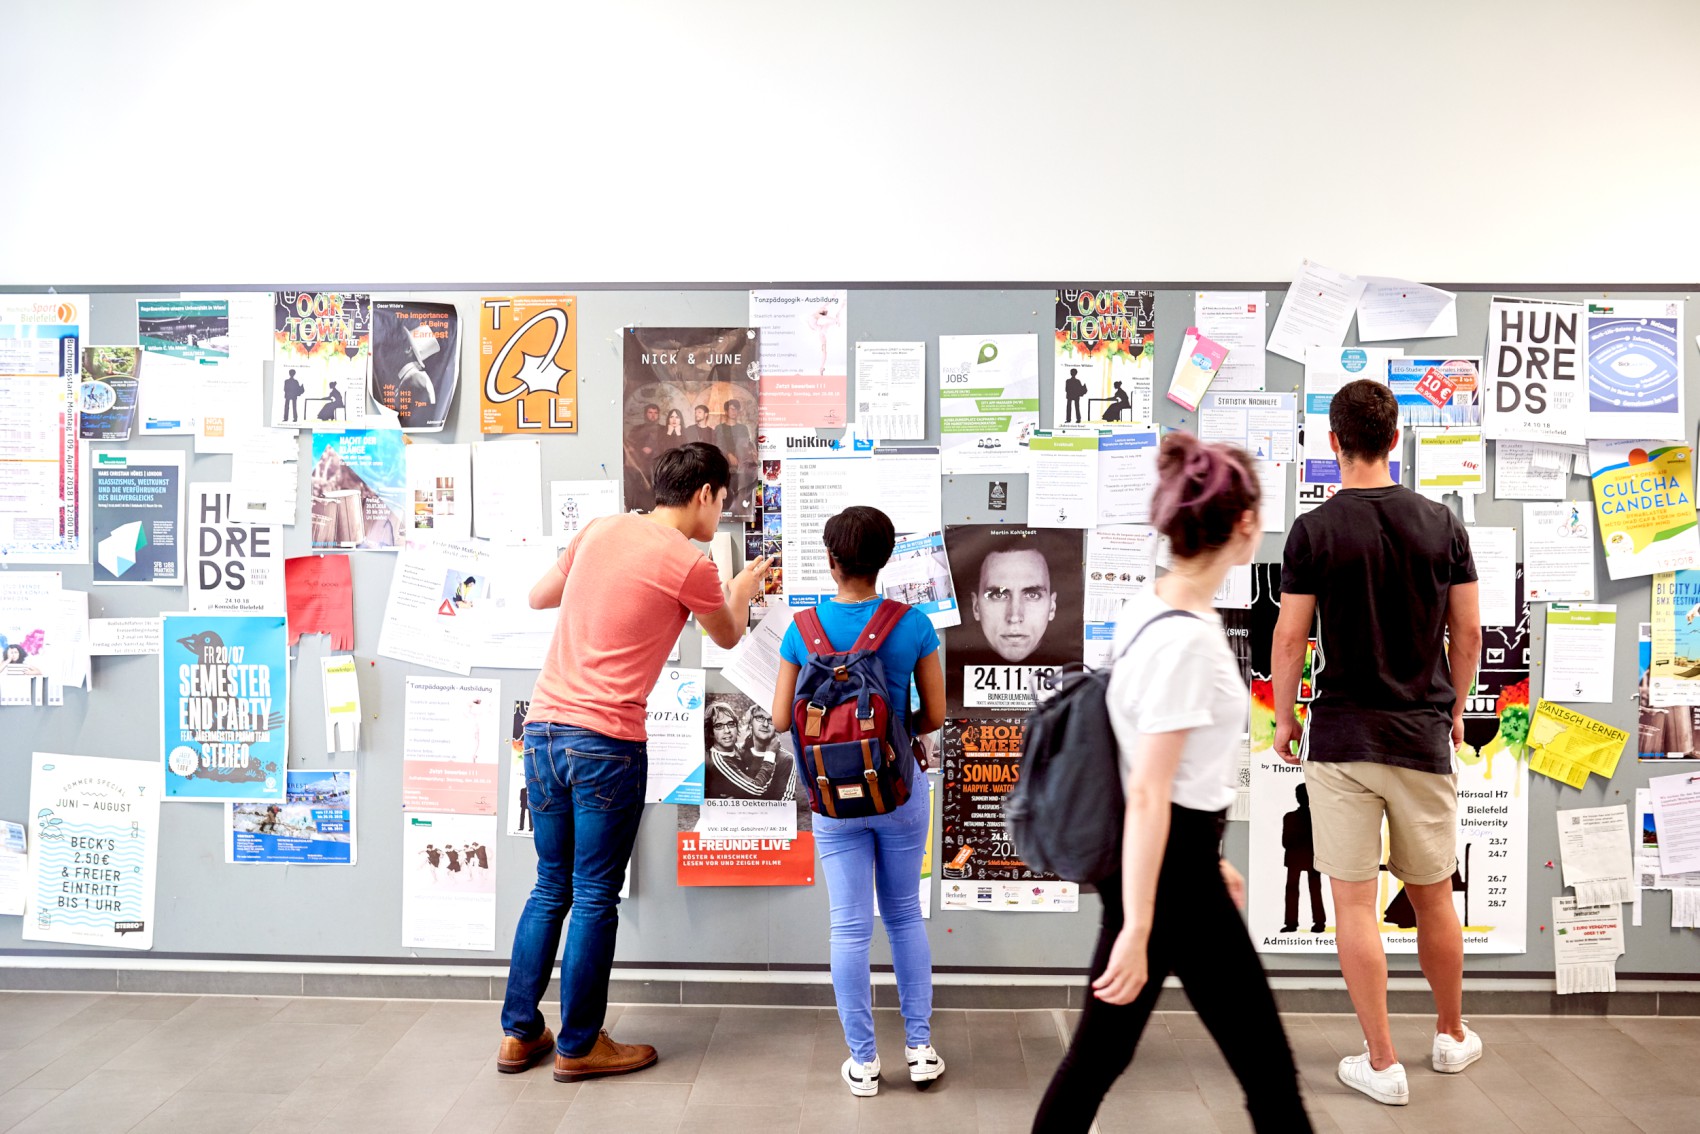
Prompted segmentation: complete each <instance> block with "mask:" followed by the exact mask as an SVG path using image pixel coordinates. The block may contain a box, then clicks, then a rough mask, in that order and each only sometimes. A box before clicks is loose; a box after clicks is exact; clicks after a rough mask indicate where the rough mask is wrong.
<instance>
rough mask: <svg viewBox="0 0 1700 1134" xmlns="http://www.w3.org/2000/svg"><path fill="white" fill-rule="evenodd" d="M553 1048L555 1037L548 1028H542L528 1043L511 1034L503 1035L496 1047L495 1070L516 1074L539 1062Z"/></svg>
mask: <svg viewBox="0 0 1700 1134" xmlns="http://www.w3.org/2000/svg"><path fill="white" fill-rule="evenodd" d="M554 1050H555V1037H554V1035H553V1034H551V1033H550V1031H549V1029H548V1028H544V1029H543V1034H542V1035H540V1036H538V1037H537V1038H536V1039H534V1040H532V1041H531V1042H530V1043H526V1042H525V1041H524V1040H522V1039H516V1038H515V1037H513V1036H503V1037H502V1046H501V1047H499V1048H497V1049H496V1070H498V1071H500V1072H501V1073H502V1074H504V1075H517V1074H519V1073H520V1072H521V1071H524V1070H525V1069H526V1068H527V1067H531V1066H533V1065H535V1064H537V1063H539V1062H541V1061H542V1059H543V1057H544V1056H545V1055H548V1054H549V1053H550V1052H551V1051H554Z"/></svg>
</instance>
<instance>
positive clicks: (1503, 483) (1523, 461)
mask: <svg viewBox="0 0 1700 1134" xmlns="http://www.w3.org/2000/svg"><path fill="white" fill-rule="evenodd" d="M1543 450H1546V446H1542V445H1538V444H1536V443H1535V442H1533V441H1516V440H1513V439H1511V438H1509V437H1508V438H1506V439H1504V440H1502V441H1495V442H1494V443H1493V494H1494V496H1495V497H1497V498H1498V499H1500V500H1563V499H1564V494H1565V491H1566V490H1567V489H1568V488H1569V487H1570V462H1569V461H1568V460H1567V461H1565V462H1564V464H1563V466H1562V467H1560V466H1559V465H1557V464H1550V465H1543V464H1538V463H1537V455H1538V453H1539V452H1540V451H1543Z"/></svg>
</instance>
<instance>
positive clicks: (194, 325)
mask: <svg viewBox="0 0 1700 1134" xmlns="http://www.w3.org/2000/svg"><path fill="white" fill-rule="evenodd" d="M136 341H137V342H138V343H140V344H141V348H142V350H144V351H146V352H147V353H149V354H160V355H164V356H166V357H167V358H184V359H188V360H189V361H191V362H215V363H216V362H223V361H225V360H226V359H228V358H229V357H230V302H229V300H225V299H138V300H136Z"/></svg>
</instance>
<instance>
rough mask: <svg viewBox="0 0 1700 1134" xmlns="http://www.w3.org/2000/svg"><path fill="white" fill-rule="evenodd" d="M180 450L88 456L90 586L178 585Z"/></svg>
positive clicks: (100, 451) (182, 486) (99, 451)
mask: <svg viewBox="0 0 1700 1134" xmlns="http://www.w3.org/2000/svg"><path fill="white" fill-rule="evenodd" d="M183 466H184V455H183V452H182V451H181V450H170V449H137V450H123V451H120V450H115V449H96V450H93V451H92V452H91V453H90V454H89V485H88V493H89V507H90V518H89V533H90V539H91V541H92V542H93V544H94V582H95V584H96V585H101V584H107V585H117V586H160V587H180V586H182V585H183V503H184V496H185V488H186V485H185V483H184V478H183Z"/></svg>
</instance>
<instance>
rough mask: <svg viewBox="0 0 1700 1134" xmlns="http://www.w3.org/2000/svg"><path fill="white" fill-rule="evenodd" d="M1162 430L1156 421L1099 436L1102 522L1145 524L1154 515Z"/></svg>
mask: <svg viewBox="0 0 1700 1134" xmlns="http://www.w3.org/2000/svg"><path fill="white" fill-rule="evenodd" d="M1160 439H1161V438H1160V434H1159V431H1158V429H1157V427H1156V426H1154V425H1142V426H1138V427H1137V428H1134V429H1118V430H1115V431H1113V432H1110V433H1105V434H1103V435H1101V436H1100V437H1099V438H1098V522H1099V523H1100V524H1143V523H1148V522H1149V521H1150V519H1151V493H1152V491H1153V490H1154V489H1155V488H1156V487H1157V450H1158V446H1159V442H1160Z"/></svg>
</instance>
